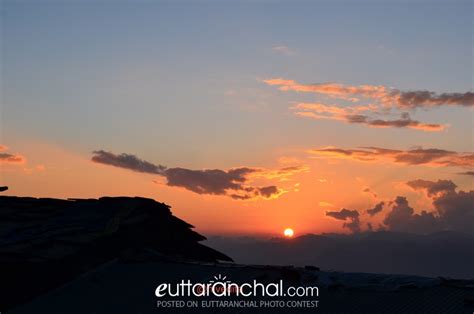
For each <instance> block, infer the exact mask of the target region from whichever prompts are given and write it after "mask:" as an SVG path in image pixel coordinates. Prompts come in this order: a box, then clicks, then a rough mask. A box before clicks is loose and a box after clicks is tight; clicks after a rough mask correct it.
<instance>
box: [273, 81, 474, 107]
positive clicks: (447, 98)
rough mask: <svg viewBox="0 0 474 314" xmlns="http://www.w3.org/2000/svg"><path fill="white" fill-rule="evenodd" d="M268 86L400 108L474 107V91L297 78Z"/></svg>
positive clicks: (274, 82) (275, 82)
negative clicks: (408, 88) (404, 88)
mask: <svg viewBox="0 0 474 314" xmlns="http://www.w3.org/2000/svg"><path fill="white" fill-rule="evenodd" d="M264 82H265V83H266V84H268V85H272V86H278V88H279V89H280V90H282V91H296V92H306V93H316V94H323V95H326V96H329V97H333V98H340V99H346V100H351V101H358V100H359V98H357V97H363V98H369V99H372V100H376V101H379V102H381V103H382V104H384V105H387V106H395V107H400V108H417V107H436V106H445V105H447V106H466V107H471V106H474V93H473V92H465V93H441V94H437V93H435V92H432V91H401V90H398V89H393V88H388V87H385V86H382V85H359V86H352V85H343V84H338V83H316V84H300V83H298V82H296V81H294V80H287V79H282V78H273V79H267V80H264Z"/></svg>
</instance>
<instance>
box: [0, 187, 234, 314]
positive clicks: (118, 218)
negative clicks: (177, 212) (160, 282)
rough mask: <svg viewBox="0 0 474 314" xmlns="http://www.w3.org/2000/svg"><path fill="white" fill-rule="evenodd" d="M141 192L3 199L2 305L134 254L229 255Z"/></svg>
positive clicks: (0, 215) (208, 258)
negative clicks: (207, 243)
mask: <svg viewBox="0 0 474 314" xmlns="http://www.w3.org/2000/svg"><path fill="white" fill-rule="evenodd" d="M192 228H193V226H192V225H190V224H188V223H186V222H185V221H183V220H181V219H179V218H177V217H175V216H173V215H172V213H171V211H170V207H169V206H168V205H166V204H164V203H159V202H156V201H154V200H152V199H147V198H140V197H102V198H100V199H69V200H62V199H51V198H31V197H14V196H0V278H2V284H1V285H0V295H1V296H2V297H1V298H0V308H1V309H8V308H11V307H12V306H14V305H17V304H21V303H24V302H27V301H28V300H30V299H32V298H33V297H35V296H38V295H40V294H43V293H45V292H47V291H49V290H51V289H53V288H56V287H59V286H61V285H63V284H65V283H67V282H69V281H70V280H72V279H74V278H76V277H77V276H78V275H80V274H82V273H85V272H87V271H90V270H92V269H94V268H96V267H97V266H98V265H100V264H103V263H105V262H108V261H111V260H113V259H115V258H118V257H120V256H123V255H124V254H128V255H130V252H132V254H133V252H139V251H143V250H144V249H146V250H149V249H151V250H153V251H155V252H158V253H159V254H161V255H163V256H168V257H173V258H180V259H184V260H194V261H205V262H218V261H232V259H231V258H230V257H228V256H226V255H224V254H222V253H220V252H218V251H216V250H214V249H211V248H209V247H207V246H204V245H202V244H200V243H199V241H202V240H205V239H206V238H205V237H204V236H202V235H200V234H199V233H197V232H195V231H193V230H192Z"/></svg>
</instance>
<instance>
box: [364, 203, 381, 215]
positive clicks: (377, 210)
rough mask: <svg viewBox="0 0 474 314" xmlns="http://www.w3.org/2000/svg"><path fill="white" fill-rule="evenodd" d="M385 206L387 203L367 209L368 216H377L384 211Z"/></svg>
mask: <svg viewBox="0 0 474 314" xmlns="http://www.w3.org/2000/svg"><path fill="white" fill-rule="evenodd" d="M384 205H385V202H380V203H377V204H376V205H375V206H374V207H373V208H370V209H367V214H369V215H370V216H375V215H376V214H378V213H380V212H381V211H382V210H383V206H384Z"/></svg>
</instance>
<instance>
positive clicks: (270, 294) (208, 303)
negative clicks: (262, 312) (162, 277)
mask: <svg viewBox="0 0 474 314" xmlns="http://www.w3.org/2000/svg"><path fill="white" fill-rule="evenodd" d="M213 279H214V280H212V279H211V280H209V281H208V282H205V283H202V282H192V281H191V280H190V279H187V280H185V279H182V280H181V281H180V282H177V283H161V284H159V285H158V286H157V288H156V290H155V295H156V296H157V297H158V298H160V300H158V302H157V306H158V307H199V306H201V307H318V302H319V301H318V300H315V298H318V297H319V288H318V287H316V286H298V287H296V286H288V287H286V286H285V284H284V282H283V280H281V279H280V280H279V281H277V282H269V283H268V282H267V283H262V282H258V281H257V280H253V281H252V282H244V283H235V282H232V281H230V280H228V279H227V276H223V275H221V274H219V275H216V276H214V277H213ZM223 297H235V298H238V299H231V300H229V298H227V299H226V300H222V299H220V300H219V298H223ZM178 298H181V299H178ZM184 298H186V300H183V299H184ZM189 298H190V299H189ZM204 298H206V299H205V300H204ZM215 298H217V300H210V299H215ZM276 298H280V299H276ZM283 298H284V299H285V300H283ZM295 298H298V299H295Z"/></svg>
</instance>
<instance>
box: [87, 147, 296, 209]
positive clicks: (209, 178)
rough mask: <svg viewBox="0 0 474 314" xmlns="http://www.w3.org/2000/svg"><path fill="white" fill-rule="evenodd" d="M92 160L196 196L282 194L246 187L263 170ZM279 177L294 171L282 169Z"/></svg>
mask: <svg viewBox="0 0 474 314" xmlns="http://www.w3.org/2000/svg"><path fill="white" fill-rule="evenodd" d="M93 154H94V155H93V156H92V158H91V160H92V161H93V162H96V163H101V164H106V165H110V166H114V167H118V168H123V169H128V170H132V171H135V172H141V173H149V174H156V175H159V176H162V177H165V178H166V181H167V182H166V184H167V185H168V186H173V187H181V188H185V189H187V190H189V191H192V192H194V193H198V194H211V195H226V196H229V197H231V198H233V199H237V200H247V199H255V198H258V197H260V198H264V199H273V198H277V197H279V196H280V195H282V194H283V193H285V191H284V190H283V189H280V188H278V187H277V186H274V185H272V186H264V187H254V186H249V185H247V184H246V183H248V181H249V177H250V176H251V175H252V174H256V173H258V172H262V171H263V170H262V169H258V168H248V167H240V168H233V169H229V170H220V169H204V170H191V169H186V168H180V167H176V168H168V167H166V166H162V165H156V164H153V163H151V162H148V161H145V160H142V159H140V158H138V157H136V156H135V155H131V154H114V153H111V152H107V151H103V150H98V151H94V152H93ZM281 171H282V172H281V174H282V175H288V174H287V173H288V171H290V172H291V171H294V169H285V168H284V169H281Z"/></svg>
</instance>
